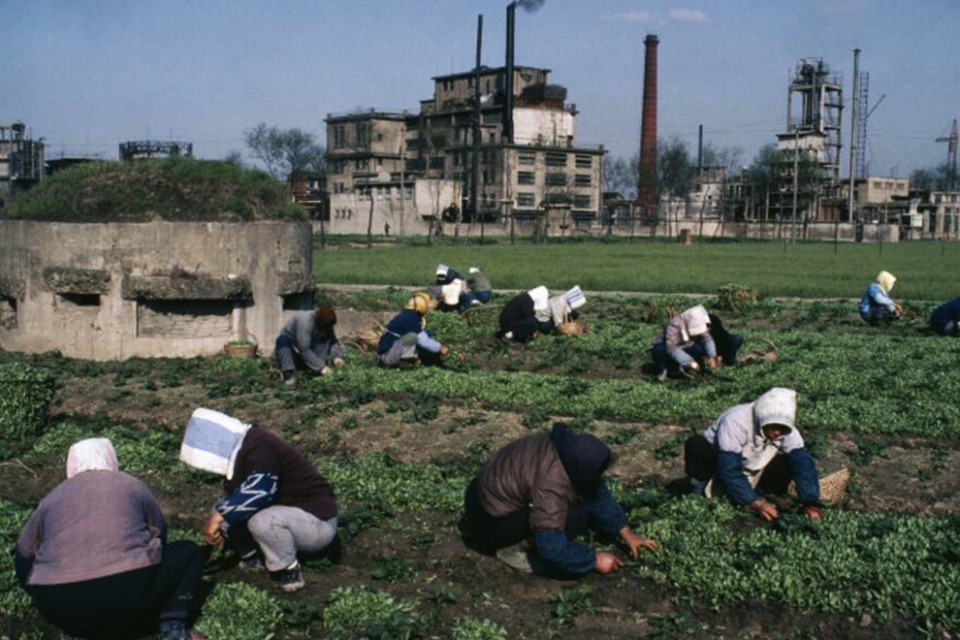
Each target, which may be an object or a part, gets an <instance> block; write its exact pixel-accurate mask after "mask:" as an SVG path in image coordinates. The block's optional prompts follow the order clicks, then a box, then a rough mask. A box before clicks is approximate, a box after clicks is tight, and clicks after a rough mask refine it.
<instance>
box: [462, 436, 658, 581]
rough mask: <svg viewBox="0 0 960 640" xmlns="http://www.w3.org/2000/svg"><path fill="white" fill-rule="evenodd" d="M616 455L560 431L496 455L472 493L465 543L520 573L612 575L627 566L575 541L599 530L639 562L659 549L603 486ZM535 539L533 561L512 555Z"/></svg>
mask: <svg viewBox="0 0 960 640" xmlns="http://www.w3.org/2000/svg"><path fill="white" fill-rule="evenodd" d="M610 462H611V452H610V449H609V448H608V447H607V446H606V445H605V444H603V443H602V442H601V441H600V440H599V439H597V437H596V436H593V435H591V434H588V433H573V432H571V431H568V430H567V427H566V425H564V424H562V423H557V424H555V425H553V429H552V430H551V431H550V432H549V433H541V434H537V435H532V436H527V437H525V438H521V439H519V440H516V441H514V442H512V443H510V444H508V445H506V446H505V447H503V448H502V449H500V450H499V451H498V452H497V453H495V454H494V455H493V457H492V458H491V459H490V460H489V461H488V462H487V463H486V464H485V465H484V466H483V468H482V469H480V473H479V474H478V475H477V477H476V478H475V479H474V480H473V481H472V482H471V483H470V485H469V487H468V488H467V491H466V495H465V498H464V501H465V513H464V516H463V519H462V520H461V530H462V532H463V535H464V542H466V544H467V546H469V547H471V548H472V549H474V550H476V551H480V552H481V553H496V554H497V557H498V558H499V559H500V560H502V561H503V562H505V563H506V564H508V565H509V566H511V567H513V568H514V569H517V570H519V571H522V572H527V573H529V572H531V571H537V572H541V573H548V574H559V575H565V576H569V575H582V574H585V573H588V572H590V571H597V572H599V573H611V572H614V571H616V570H617V569H619V568H620V567H621V566H622V565H623V563H622V561H621V560H620V559H619V558H618V557H617V556H615V555H613V554H611V553H606V552H603V551H594V550H593V549H591V548H589V547H586V546H584V545H582V544H579V543H577V542H574V538H576V537H577V536H579V535H581V534H583V533H585V532H586V531H587V529H588V528H590V527H591V526H592V527H595V528H597V529H599V530H601V531H602V532H605V533H607V534H610V535H613V536H619V538H620V539H621V540H622V541H623V543H624V544H626V546H627V548H628V549H629V550H630V555H631V557H633V558H636V557H637V555H638V554H639V552H640V549H649V550H651V551H652V550H654V549H656V547H657V545H656V543H655V542H653V541H652V540H647V539H645V538H641V537H640V536H638V535H637V534H635V533H634V532H633V531H632V530H631V529H630V527H629V526H628V524H627V519H626V516H625V515H624V513H623V509H621V508H620V505H618V504H617V503H616V502H615V501H614V499H613V497H612V496H611V495H610V492H609V491H608V490H607V485H606V483H605V482H604V479H603V473H604V472H605V471H606V469H607V467H608V466H609V465H610ZM531 537H532V540H533V549H532V550H531V551H530V553H526V552H523V551H520V550H511V549H508V547H511V546H512V545H516V544H518V543H521V542H523V541H525V540H528V539H530V538H531Z"/></svg>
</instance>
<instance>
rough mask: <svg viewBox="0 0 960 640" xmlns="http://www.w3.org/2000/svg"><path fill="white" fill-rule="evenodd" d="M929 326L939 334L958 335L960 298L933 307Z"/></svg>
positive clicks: (959, 333)
mask: <svg viewBox="0 0 960 640" xmlns="http://www.w3.org/2000/svg"><path fill="white" fill-rule="evenodd" d="M930 328H931V329H933V330H934V331H936V332H937V333H938V334H939V335H941V336H957V335H960V298H954V299H953V300H950V301H949V302H944V303H943V304H942V305H940V306H939V307H937V308H936V309H934V310H933V313H931V314H930Z"/></svg>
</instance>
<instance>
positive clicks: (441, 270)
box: [437, 264, 450, 276]
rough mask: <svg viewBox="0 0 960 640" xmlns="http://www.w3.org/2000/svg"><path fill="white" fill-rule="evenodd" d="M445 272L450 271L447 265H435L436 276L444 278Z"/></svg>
mask: <svg viewBox="0 0 960 640" xmlns="http://www.w3.org/2000/svg"><path fill="white" fill-rule="evenodd" d="M447 271H450V267H448V266H447V265H445V264H438V265H437V275H438V276H445V275H447Z"/></svg>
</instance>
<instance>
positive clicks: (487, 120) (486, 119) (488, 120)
mask: <svg viewBox="0 0 960 640" xmlns="http://www.w3.org/2000/svg"><path fill="white" fill-rule="evenodd" d="M502 120H503V112H502V111H494V112H493V113H485V114H483V124H496V123H498V122H501V121H502Z"/></svg>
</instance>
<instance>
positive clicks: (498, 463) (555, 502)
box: [477, 433, 577, 532]
mask: <svg viewBox="0 0 960 640" xmlns="http://www.w3.org/2000/svg"><path fill="white" fill-rule="evenodd" d="M477 495H478V497H479V499H480V504H481V506H482V507H483V510H484V511H486V512H487V513H488V514H489V515H491V516H493V517H495V518H500V517H503V516H506V515H509V514H511V513H516V512H517V511H520V510H522V509H526V508H529V509H530V528H531V529H533V531H535V532H536V531H544V530H552V529H558V530H561V531H562V530H563V528H564V525H565V523H566V520H567V510H568V509H569V507H570V505H571V504H573V503H574V502H576V500H577V493H576V491H574V488H573V485H572V484H571V482H570V478H569V476H568V475H567V472H566V470H565V469H564V468H563V463H562V462H561V461H560V456H559V455H558V454H557V450H556V448H555V447H554V446H553V443H552V442H551V441H550V434H548V433H544V434H539V435H534V436H528V437H526V438H522V439H520V440H517V441H516V442H513V443H511V444H508V445H507V446H505V447H504V448H503V449H501V450H500V451H498V452H497V453H496V454H494V456H493V457H492V458H491V459H490V460H489V461H488V462H487V463H486V464H485V465H484V466H483V468H482V469H481V470H480V474H479V475H478V483H477Z"/></svg>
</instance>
